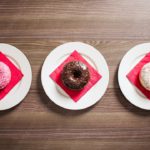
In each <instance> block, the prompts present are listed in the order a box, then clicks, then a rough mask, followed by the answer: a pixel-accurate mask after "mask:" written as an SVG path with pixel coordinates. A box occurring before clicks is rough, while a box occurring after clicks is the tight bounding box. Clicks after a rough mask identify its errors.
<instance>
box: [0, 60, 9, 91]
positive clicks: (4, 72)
mask: <svg viewBox="0 0 150 150" xmlns="http://www.w3.org/2000/svg"><path fill="white" fill-rule="evenodd" d="M10 80H11V71H10V69H9V67H8V66H7V65H6V64H4V63H3V62H0V90H1V89H4V88H5V87H6V86H7V85H8V84H9V82H10Z"/></svg>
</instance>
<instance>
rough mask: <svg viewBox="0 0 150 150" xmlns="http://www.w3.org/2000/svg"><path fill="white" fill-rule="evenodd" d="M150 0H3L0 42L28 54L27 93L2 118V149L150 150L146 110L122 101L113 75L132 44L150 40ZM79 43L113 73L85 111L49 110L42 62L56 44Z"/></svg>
mask: <svg viewBox="0 0 150 150" xmlns="http://www.w3.org/2000/svg"><path fill="white" fill-rule="evenodd" d="M149 7H150V0H142V1H141V0H132V1H131V0H32V1H31V0H1V1H0V42H1V43H9V44H12V45H14V46H16V47H17V48H19V49H20V50H21V51H22V52H24V53H25V54H26V56H27V57H28V59H29V61H30V63H31V66H32V71H33V82H32V86H31V90H30V92H29V94H28V95H27V97H26V98H25V99H24V101H23V102H22V103H21V104H20V105H18V106H17V107H15V108H13V109H11V110H8V111H3V112H0V149H1V150H10V149H11V150H27V149H28V150H29V149H30V150H50V149H52V150H59V149H60V150H77V149H79V150H80V149H81V150H91V149H93V150H99V149H101V150H130V149H131V150H149V149H150V148H149V147H150V112H149V111H144V110H141V109H138V108H136V107H134V106H133V105H131V104H130V103H129V102H128V101H127V100H126V99H125V97H124V96H123V95H122V93H121V91H120V89H119V86H118V82H117V70H118V65H119V62H120V60H121V58H122V57H123V55H124V54H125V53H126V52H127V51H128V50H129V49H130V48H132V47H133V46H134V45H136V44H139V43H144V42H149V39H150V10H149ZM70 41H82V42H85V43H88V44H91V45H92V46H94V47H96V48H97V49H98V50H99V51H100V52H101V53H102V54H103V55H104V57H105V58H106V60H107V62H108V65H109V69H110V82H109V87H108V89H107V91H106V93H105V95H104V96H103V98H102V100H101V101H100V102H99V103H97V104H96V105H95V106H93V107H91V108H89V109H86V110H82V111H67V110H64V109H62V108H60V107H58V106H56V105H55V104H53V103H52V102H51V101H50V100H49V99H48V97H47V96H46V95H45V93H44V91H43V88H42V86H41V82H40V73H41V67H42V64H43V61H44V59H45V57H46V56H47V55H48V54H49V52H50V51H51V50H53V49H54V48H55V47H56V46H58V45H60V44H62V43H65V42H70Z"/></svg>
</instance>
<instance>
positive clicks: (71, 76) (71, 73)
mask: <svg viewBox="0 0 150 150" xmlns="http://www.w3.org/2000/svg"><path fill="white" fill-rule="evenodd" d="M61 79H62V82H63V84H64V85H65V86H66V87H68V88H69V89H72V90H80V89H82V88H83V87H84V86H85V85H86V84H87V83H88V81H89V79H90V73H89V69H88V67H87V66H86V65H85V64H84V63H82V62H80V61H72V62H69V63H67V64H66V65H65V66H64V68H63V71H62V74H61Z"/></svg>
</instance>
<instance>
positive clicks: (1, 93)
mask: <svg viewBox="0 0 150 150" xmlns="http://www.w3.org/2000/svg"><path fill="white" fill-rule="evenodd" d="M0 61H1V62H3V63H5V64H6V65H7V66H8V67H9V68H10V71H11V80H10V82H9V84H8V85H7V86H6V87H5V88H4V89H2V90H0V100H2V98H4V97H5V96H6V95H7V93H9V91H10V90H11V89H12V88H13V87H14V86H15V85H16V84H17V83H18V82H19V81H20V80H21V79H22V77H23V74H22V72H21V71H20V70H19V69H18V68H17V67H16V66H15V65H14V64H13V63H12V62H11V61H10V60H9V59H8V58H7V57H6V56H5V55H4V54H3V53H2V52H0Z"/></svg>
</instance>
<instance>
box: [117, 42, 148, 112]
mask: <svg viewBox="0 0 150 150" xmlns="http://www.w3.org/2000/svg"><path fill="white" fill-rule="evenodd" d="M148 52H150V43H144V44H140V45H137V46H135V47H133V48H132V49H130V50H129V51H128V52H127V53H126V55H125V56H124V57H123V59H122V60H121V63H120V66H119V70H118V81H119V86H120V89H121V91H122V93H123V94H124V96H125V97H126V98H127V99H128V100H129V101H130V102H131V103H132V104H133V105H135V106H137V107H139V108H142V109H146V110H150V100H148V99H147V98H146V97H145V96H144V95H143V94H142V93H141V92H140V91H139V90H138V89H137V88H136V87H135V86H134V85H133V84H132V83H131V82H130V81H129V80H128V79H127V77H126V75H127V74H128V73H129V72H130V71H131V69H132V68H133V67H134V66H135V65H136V64H137V63H138V62H139V61H140V60H141V59H142V58H143V57H144V56H145V55H146V54H147V53H148Z"/></svg>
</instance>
